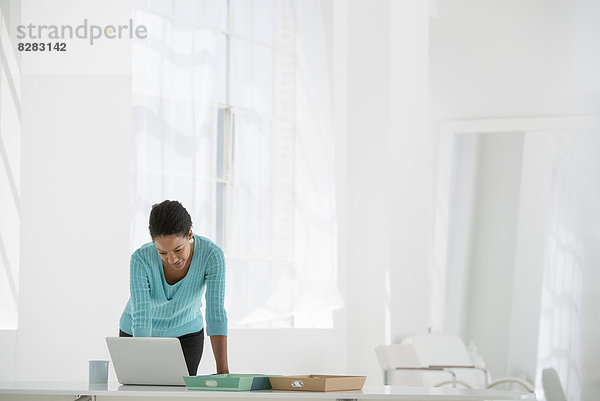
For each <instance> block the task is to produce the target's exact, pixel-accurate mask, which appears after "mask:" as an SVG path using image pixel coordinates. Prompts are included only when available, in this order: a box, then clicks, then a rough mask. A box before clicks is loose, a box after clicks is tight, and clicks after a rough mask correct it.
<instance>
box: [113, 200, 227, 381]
mask: <svg viewBox="0 0 600 401" xmlns="http://www.w3.org/2000/svg"><path fill="white" fill-rule="evenodd" d="M191 228H192V219H191V217H190V215H189V213H188V212H187V210H185V208H184V207H183V206H182V205H181V203H179V202H177V201H168V200H166V201H164V202H162V203H159V204H156V205H154V206H152V211H151V212H150V225H149V229H150V237H151V238H152V242H149V243H147V244H145V245H143V246H142V247H140V248H139V249H138V250H136V251H135V252H134V253H133V254H132V255H131V263H130V271H129V276H130V277H129V289H130V297H129V301H128V302H127V306H125V310H124V311H123V314H122V315H121V320H120V322H119V327H120V330H119V335H120V336H121V337H131V336H133V337H177V338H179V341H180V342H181V348H182V349H183V355H184V357H185V362H186V364H187V368H188V371H189V373H190V375H192V376H195V375H196V373H197V371H198V365H199V363H200V358H202V350H203V348H204V321H203V317H202V312H201V311H200V306H201V305H202V293H203V292H204V290H206V334H207V335H208V336H210V341H211V344H212V349H213V354H214V356H215V362H216V365H217V373H229V367H228V364H227V313H226V311H225V307H224V305H223V301H224V296H225V258H224V256H223V251H222V250H221V248H219V247H218V246H217V245H215V244H214V243H213V242H211V241H210V240H208V239H206V238H204V237H201V236H199V235H196V234H193V233H192V230H191Z"/></svg>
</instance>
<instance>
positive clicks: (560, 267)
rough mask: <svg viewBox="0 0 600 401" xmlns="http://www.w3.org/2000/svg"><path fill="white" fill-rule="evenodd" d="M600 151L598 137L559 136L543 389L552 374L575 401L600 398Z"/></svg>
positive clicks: (544, 307) (545, 291) (541, 345)
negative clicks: (546, 376) (546, 374)
mask: <svg viewBox="0 0 600 401" xmlns="http://www.w3.org/2000/svg"><path fill="white" fill-rule="evenodd" d="M598 149H600V137H598V134H597V133H596V132H573V133H568V134H563V135H557V138H556V145H555V155H554V163H553V167H552V184H551V185H552V192H551V199H550V208H549V210H548V222H549V224H548V231H547V246H546V258H545V265H544V272H543V281H542V299H541V310H540V326H539V327H540V328H539V342H538V361H537V372H538V377H537V378H536V383H541V371H542V369H544V368H546V367H550V366H552V367H554V368H555V369H556V370H557V371H558V374H559V377H560V379H561V382H562V385H563V387H564V389H565V394H566V396H567V398H568V399H569V400H572V401H581V400H597V399H598V397H599V396H600V379H598V377H599V376H598V373H600V365H599V361H600V359H599V358H598V355H600V340H599V338H600V323H598V316H597V315H598V309H597V305H598V304H599V303H600V293H599V292H598V288H600V272H599V271H598V265H599V264H600V251H598V241H600V209H598V201H600V184H599V182H600V161H598V158H597V150H598ZM537 392H538V393H539V394H543V391H542V389H541V385H539V386H538V389H537Z"/></svg>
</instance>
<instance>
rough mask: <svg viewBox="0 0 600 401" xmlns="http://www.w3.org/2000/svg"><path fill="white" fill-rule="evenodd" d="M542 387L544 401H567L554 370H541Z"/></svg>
mask: <svg viewBox="0 0 600 401" xmlns="http://www.w3.org/2000/svg"><path fill="white" fill-rule="evenodd" d="M542 387H543V388H544V394H545V395H546V401H567V397H566V396H565V392H564V391H563V388H562V385H561V384H560V378H559V377H558V372H556V369H554V368H546V369H544V370H542Z"/></svg>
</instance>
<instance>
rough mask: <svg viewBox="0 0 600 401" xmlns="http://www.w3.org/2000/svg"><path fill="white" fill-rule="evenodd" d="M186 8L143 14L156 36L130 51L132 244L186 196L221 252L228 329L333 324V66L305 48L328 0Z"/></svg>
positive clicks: (218, 2) (175, 5) (139, 11)
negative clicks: (306, 33)
mask: <svg viewBox="0 0 600 401" xmlns="http://www.w3.org/2000/svg"><path fill="white" fill-rule="evenodd" d="M309 3H310V4H311V7H312V8H311V7H309V6H308V4H309ZM186 4H187V3H186ZM192 4H193V6H191V5H192ZM179 5H180V2H175V1H174V2H172V3H169V2H164V3H160V5H158V4H155V3H149V2H139V3H137V4H136V9H135V12H134V19H136V22H138V23H140V24H144V25H146V26H147V27H148V33H149V35H148V39H146V40H138V41H135V42H134V48H133V56H134V57H133V76H132V85H133V102H134V105H133V128H134V134H133V137H134V149H133V170H132V180H133V184H134V185H133V191H132V192H133V193H132V200H133V205H132V208H133V221H132V248H137V247H138V246H139V245H140V244H141V243H143V242H147V238H148V235H147V234H146V233H145V230H146V227H147V223H146V222H147V216H148V213H149V210H150V207H151V205H152V204H153V203H156V202H159V201H161V200H163V199H178V200H180V201H181V202H182V203H183V204H184V205H185V206H186V208H187V209H188V210H189V211H190V213H191V214H192V219H193V221H194V229H195V231H196V232H197V233H199V234H200V235H204V236H206V237H208V238H210V239H212V240H213V241H215V242H216V243H218V244H219V245H220V246H221V247H222V248H223V249H224V251H225V254H226V257H227V302H228V312H229V318H230V323H231V326H232V327H330V326H331V324H332V322H331V312H332V310H334V309H336V308H339V307H340V305H341V301H340V298H339V295H338V292H337V283H336V280H337V278H336V266H335V260H336V259H335V256H336V247H335V234H336V232H335V209H334V207H333V205H334V200H335V199H334V191H333V188H334V181H333V176H334V175H333V148H332V145H331V143H332V134H331V124H330V118H331V117H330V113H329V104H328V99H329V97H328V95H323V93H321V92H320V91H327V90H328V89H329V84H328V82H318V81H315V80H314V77H319V78H321V77H323V74H325V75H326V74H327V71H328V69H327V65H326V62H327V61H326V57H325V53H324V52H322V53H320V54H319V57H313V56H314V55H311V54H309V53H307V52H306V51H303V50H302V43H305V47H306V48H309V46H308V38H305V39H304V42H303V37H302V32H303V29H304V30H307V27H309V29H310V32H311V34H314V33H315V32H319V29H317V30H315V29H314V27H315V26H316V27H319V26H321V25H322V21H321V20H320V19H319V18H320V14H319V13H318V10H319V7H318V2H294V1H275V0H253V1H250V0H229V1H225V0H212V1H203V2H193V3H192V2H190V4H188V6H189V7H187V8H185V9H182V8H180V7H179ZM315 5H316V7H315ZM320 32H322V26H321V29H320ZM322 42H323V41H321V44H322ZM310 45H311V46H312V47H315V44H314V42H313V43H310ZM316 47H317V48H319V45H318V44H317V46H316ZM308 61H310V63H307V62H308ZM315 61H318V62H315ZM306 64H308V65H309V67H306ZM315 113H318V115H317V114H315ZM315 121H317V122H318V123H315Z"/></svg>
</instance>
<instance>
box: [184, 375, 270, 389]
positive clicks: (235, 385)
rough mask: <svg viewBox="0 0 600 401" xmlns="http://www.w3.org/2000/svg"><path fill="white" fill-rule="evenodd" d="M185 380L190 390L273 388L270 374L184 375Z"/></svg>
mask: <svg viewBox="0 0 600 401" xmlns="http://www.w3.org/2000/svg"><path fill="white" fill-rule="evenodd" d="M183 381H184V382H185V385H186V387H187V389H188V390H208V391H251V390H269V389H270V388H271V383H270V382H269V378H268V376H266V375H257V374H224V375H210V376H183Z"/></svg>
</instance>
